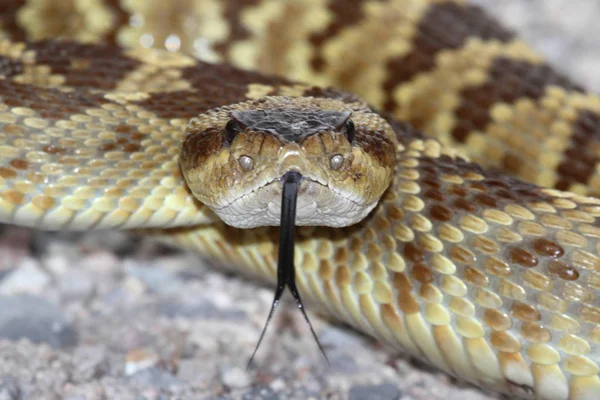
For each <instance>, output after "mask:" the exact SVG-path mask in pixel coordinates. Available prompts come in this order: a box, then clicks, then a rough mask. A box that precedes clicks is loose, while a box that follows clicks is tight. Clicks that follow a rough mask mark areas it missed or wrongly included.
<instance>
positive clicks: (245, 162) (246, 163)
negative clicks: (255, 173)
mask: <svg viewBox="0 0 600 400" xmlns="http://www.w3.org/2000/svg"><path fill="white" fill-rule="evenodd" d="M239 162H240V166H241V167H242V168H243V169H245V170H246V171H250V170H251V169H252V168H254V160H253V159H252V157H248V156H241V157H240V158H239Z"/></svg>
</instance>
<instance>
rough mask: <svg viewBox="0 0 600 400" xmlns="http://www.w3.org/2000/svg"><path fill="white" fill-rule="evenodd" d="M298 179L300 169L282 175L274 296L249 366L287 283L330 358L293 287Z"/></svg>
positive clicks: (294, 279)
mask: <svg viewBox="0 0 600 400" xmlns="http://www.w3.org/2000/svg"><path fill="white" fill-rule="evenodd" d="M300 178H302V175H301V174H300V173H299V172H295V171H291V172H288V173H286V174H285V175H284V176H283V179H282V180H283V190H282V195H281V224H280V227H279V259H278V262H277V287H276V288H275V297H274V298H273V305H272V306H271V311H270V312H269V316H268V317H267V322H266V323H265V327H264V328H263V330H262V333H261V334H260V338H259V339H258V343H257V344H256V348H255V349H254V352H253V353H252V357H250V360H249V361H248V368H249V367H250V365H251V364H252V360H254V356H255V355H256V352H257V351H258V348H259V347H260V343H261V342H262V340H263V337H264V336H265V332H266V331H267V327H268V326H269V322H270V321H271V317H273V313H274V312H275V309H276V308H277V305H278V304H279V300H280V298H281V295H282V294H283V291H284V290H285V287H286V286H287V287H288V288H289V289H290V292H291V293H292V296H293V297H294V299H295V300H296V304H297V305H298V308H299V309H300V311H302V315H304V319H305V320H306V323H307V324H308V327H309V328H310V332H311V333H312V335H313V337H314V338H315V341H316V342H317V345H318V346H319V350H321V353H323V356H324V357H325V359H326V360H327V363H329V359H328V358H327V354H325V350H324V349H323V346H321V343H320V342H319V339H318V338H317V334H316V333H315V331H314V330H313V327H312V325H311V323H310V320H309V319H308V315H306V311H305V310H304V306H303V305H302V299H300V293H299V292H298V288H297V287H296V270H295V266H294V236H295V232H296V199H297V198H298V185H299V184H300Z"/></svg>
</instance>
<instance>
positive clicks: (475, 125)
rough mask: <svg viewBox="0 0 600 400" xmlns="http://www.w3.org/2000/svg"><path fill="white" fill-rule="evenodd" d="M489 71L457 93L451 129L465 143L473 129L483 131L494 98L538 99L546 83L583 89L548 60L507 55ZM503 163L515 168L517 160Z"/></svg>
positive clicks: (457, 138) (495, 99)
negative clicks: (535, 61)
mask: <svg viewBox="0 0 600 400" xmlns="http://www.w3.org/2000/svg"><path fill="white" fill-rule="evenodd" d="M488 75H489V78H488V79H487V81H486V82H485V83H484V84H483V85H480V86H475V87H468V88H466V89H464V90H463V91H462V92H461V93H460V95H459V96H460V99H461V103H460V105H459V107H458V108H457V109H456V111H455V116H456V120H457V123H456V125H455V126H454V128H453V129H452V132H451V133H452V137H453V138H454V139H455V140H456V141H457V142H459V143H464V142H465V141H466V140H467V137H468V136H469V134H470V133H471V132H473V131H485V128H486V126H487V124H488V123H489V122H490V121H491V116H490V108H491V106H492V105H493V104H495V103H497V102H504V103H508V104H511V103H513V102H514V101H515V100H517V99H520V98H523V97H527V98H530V99H533V100H538V99H539V98H540V97H542V96H543V95H544V92H545V90H546V88H547V87H548V86H559V87H562V88H565V89H567V90H577V91H583V89H581V88H580V87H579V86H577V85H576V84H574V83H572V82H571V81H570V80H569V79H568V78H566V77H565V76H564V75H561V74H559V73H557V72H556V71H555V70H554V69H552V68H551V67H550V66H549V65H547V64H532V63H529V62H527V61H522V60H513V59H510V58H507V57H498V58H496V59H495V60H494V61H493V63H492V65H491V67H490V69H489V72H488ZM506 163H508V164H510V165H509V166H510V167H511V169H515V168H517V169H518V166H517V165H516V163H517V160H506ZM513 164H515V165H513Z"/></svg>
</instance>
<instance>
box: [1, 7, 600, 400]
mask: <svg viewBox="0 0 600 400" xmlns="http://www.w3.org/2000/svg"><path fill="white" fill-rule="evenodd" d="M246 3H248V4H246ZM460 3H461V2H454V1H443V0H441V1H425V0H404V1H394V0H389V1H367V0H356V1H352V2H347V1H341V0H314V1H310V2H306V1H299V0H298V1H288V2H280V1H275V0H272V1H268V0H263V1H258V0H257V1H249V2H242V1H233V0H231V1H228V2H222V1H217V0H201V1H198V2H192V1H191V0H179V1H178V2H174V3H167V2H161V3H160V4H151V2H136V1H127V2H125V1H123V2H117V1H107V2H106V3H104V2H103V1H100V0H98V1H95V2H90V3H89V7H90V8H89V9H85V10H82V9H79V8H77V7H71V9H69V7H70V6H69V4H71V3H70V2H65V5H64V7H65V10H67V11H65V12H72V13H73V15H75V16H78V17H79V18H80V20H81V21H87V20H88V19H89V18H97V20H96V21H95V23H94V24H85V23H84V24H77V23H76V22H77V18H65V16H64V13H63V14H62V15H61V16H60V18H59V20H57V19H53V17H52V16H51V15H48V13H46V12H45V11H44V10H47V9H48V7H52V6H51V5H50V4H51V2H45V1H44V0H38V1H33V0H30V1H27V2H25V3H24V4H21V3H19V2H15V3H14V5H13V6H11V7H12V8H11V7H8V8H9V10H8V11H7V14H5V18H4V20H3V24H2V26H3V29H4V30H5V31H6V32H5V33H6V34H7V36H9V37H12V38H13V39H15V40H16V41H15V42H3V43H2V44H1V45H0V61H1V63H0V67H1V69H2V75H3V80H2V81H0V97H1V100H2V103H1V104H0V135H2V141H1V145H0V165H1V166H0V177H2V181H1V182H0V220H1V221H3V222H7V223H15V224H20V225H26V226H34V227H38V228H40V229H90V228H109V227H114V228H120V229H126V228H162V229H164V228H173V229H167V230H160V231H156V230H153V231H152V232H148V233H153V234H156V235H159V236H161V237H162V238H164V239H165V240H169V241H171V242H173V243H177V244H179V245H181V246H184V247H188V248H193V249H197V250H200V251H203V252H205V253H207V254H209V255H212V256H214V257H217V258H220V259H223V260H226V261H228V263H229V264H230V265H236V266H237V268H239V270H240V271H244V272H246V273H250V274H253V275H258V276H260V277H262V278H264V279H266V280H272V279H273V277H274V268H275V257H276V253H275V249H276V243H274V238H276V235H275V233H276V231H275V230H273V229H265V228H260V229H255V230H251V231H245V230H234V229H233V228H229V227H226V226H225V225H224V224H223V223H221V222H219V221H218V219H217V218H216V216H215V215H214V214H212V212H210V211H209V210H208V209H207V208H206V207H205V206H203V205H202V204H200V203H199V202H197V201H195V200H194V199H193V197H192V196H191V194H190V192H189V191H188V189H187V188H186V187H185V184H184V183H183V178H182V176H181V173H180V170H179V167H178V163H177V162H178V151H179V142H180V141H181V139H182V135H183V130H184V128H185V126H186V125H187V123H188V121H189V119H190V118H193V117H195V116H197V115H198V114H201V113H203V112H205V111H207V110H209V109H211V108H214V107H219V106H223V105H227V104H233V103H239V102H243V101H247V100H252V99H256V98H260V97H263V96H266V95H280V96H314V97H317V98H332V99H338V100H339V99H342V101H344V102H351V101H353V100H352V98H353V97H352V96H351V95H347V94H345V93H343V92H340V91H336V90H332V89H318V88H315V87H313V86H312V85H314V84H319V85H325V84H332V85H335V86H339V87H342V88H344V89H347V90H350V91H353V92H357V93H358V94H360V95H361V96H362V97H363V98H364V99H365V100H366V101H367V102H368V103H369V104H371V105H373V106H374V107H376V108H379V109H382V110H385V111H386V112H388V113H391V114H393V115H394V116H395V117H397V118H398V119H401V120H406V121H408V122H410V123H412V124H413V125H415V126H417V127H418V128H421V129H422V130H423V131H425V132H426V133H427V134H430V135H435V136H437V138H438V139H437V140H439V141H437V140H435V139H425V138H424V137H423V136H422V134H421V133H418V132H415V131H414V130H413V129H412V128H410V127H409V126H408V125H405V124H403V123H399V122H397V121H396V120H395V119H392V118H391V117H390V118H388V121H389V122H390V124H391V126H392V127H393V129H394V132H395V134H396V140H397V143H396V144H397V147H398V152H397V159H398V162H397V165H396V171H395V174H394V178H393V182H392V186H391V188H390V190H388V191H387V192H386V193H385V195H384V197H383V199H382V200H381V201H380V204H379V205H378V206H377V207H376V209H375V211H374V212H373V213H372V214H370V215H369V216H368V217H367V218H366V219H365V220H364V221H362V222H361V223H359V224H356V225H354V226H352V227H348V228H341V229H325V228H310V227H307V228H302V229H300V230H299V232H298V236H299V237H298V249H297V251H296V262H297V265H298V271H297V275H298V277H297V280H298V283H299V286H300V290H301V292H302V294H303V296H304V297H305V298H306V299H307V300H310V301H311V302H313V303H314V304H316V305H318V306H319V307H320V308H321V309H322V310H324V311H325V312H327V313H329V314H330V315H332V316H333V317H335V318H338V319H340V320H344V321H347V322H349V323H350V324H352V325H353V326H355V327H356V328H357V329H360V330H362V331H364V332H366V333H368V334H370V335H373V336H375V337H377V338H379V339H381V340H383V341H385V342H388V343H390V344H392V345H393V346H396V347H398V348H402V349H405V350H407V351H409V352H411V353H412V354H414V355H415V356H416V357H419V358H421V359H423V360H425V361H427V362H429V363H431V364H433V365H436V366H438V367H439V368H441V369H443V370H445V371H448V372H449V373H451V374H453V375H456V376H459V377H462V378H464V379H466V380H468V381H470V382H473V383H475V384H477V385H480V386H483V387H486V388H490V389H494V390H497V391H499V392H503V393H508V394H511V395H513V396H522V397H527V398H543V399H596V398H598V397H599V396H600V377H599V363H600V356H599V354H600V352H599V347H600V308H599V307H598V306H599V305H598V300H597V299H598V295H599V294H600V289H599V287H600V275H599V271H600V257H598V254H600V247H599V241H598V240H599V239H598V238H599V237H600V229H599V225H600V221H599V219H598V218H599V216H600V202H599V201H598V200H596V199H595V198H588V197H583V196H581V195H583V194H589V195H597V194H598V193H600V190H599V189H600V177H599V176H598V174H599V173H600V172H598V171H600V170H598V169H597V168H596V163H597V162H598V154H599V152H598V149H599V147H598V146H599V144H598V143H599V142H598V134H597V132H598V129H599V125H600V99H599V98H598V97H597V96H595V95H591V94H586V93H585V92H584V91H583V90H582V89H581V88H579V87H578V86H576V85H574V84H572V83H571V82H570V81H569V80H568V79H566V78H564V77H562V76H560V75H559V74H557V73H556V72H554V71H553V70H552V69H551V68H550V67H548V66H547V65H546V64H544V62H543V60H542V59H541V57H540V56H539V55H538V54H537V53H535V52H533V51H531V50H530V49H528V48H527V47H526V46H525V45H524V44H523V43H521V42H520V41H518V40H517V39H515V38H514V37H513V35H512V34H511V33H510V32H509V31H507V30H506V29H504V28H502V27H500V26H499V25H497V24H496V23H494V22H491V21H490V20H488V19H487V17H485V16H484V15H483V14H481V13H480V12H479V11H476V10H475V9H474V8H472V7H471V6H465V5H461V4H460ZM169 4H175V5H179V6H180V9H178V12H174V14H173V15H174V16H181V15H186V16H187V17H190V16H191V17H192V18H196V19H197V20H198V21H201V22H203V23H199V24H196V25H195V24H192V26H197V28H194V29H196V30H194V31H192V32H188V31H186V32H183V31H182V30H181V29H182V28H180V27H178V26H176V25H173V26H170V25H169V24H170V23H174V24H178V22H177V18H171V19H169V18H164V15H165V11H167V10H164V9H163V8H161V7H174V6H173V5H171V6H170V5H169ZM307 4H308V6H307ZM181 7H183V8H181ZM172 10H175V8H173V9H172ZM134 12H137V13H139V15H142V16H143V17H144V18H143V21H144V24H142V25H140V24H137V25H136V24H133V25H131V26H130V25H120V22H119V21H125V20H127V16H128V15H129V13H132V14H133V13H134ZM11 13H13V14H12V15H13V17H10V15H11ZM93 15H96V17H92V16H93ZM6 16H8V17H6ZM42 16H44V19H41V17H42ZM57 21H58V22H59V23H58V24H55V22H57ZM164 21H167V23H165V22H164ZM240 23H244V24H245V25H246V28H243V27H241V25H240ZM186 26H188V25H186ZM149 32H152V33H153V34H154V36H152V38H153V39H154V40H153V44H155V45H160V44H161V43H162V39H163V38H164V39H165V40H166V41H165V42H164V43H165V44H166V46H167V47H168V48H170V49H171V50H176V47H177V48H179V49H181V50H192V49H193V51H196V52H198V51H199V50H198V49H200V48H201V45H202V44H203V43H205V44H208V45H209V48H210V50H208V51H200V52H199V53H198V55H199V56H201V57H204V58H209V59H212V60H220V61H230V62H232V63H234V64H236V65H238V66H243V67H252V68H260V69H261V70H262V71H267V72H277V73H280V74H283V75H285V76H288V77H290V78H292V79H296V80H301V81H305V82H309V84H296V83H293V82H292V81H288V80H285V79H281V78H274V77H270V76H266V75H260V74H257V73H252V72H243V71H240V70H235V69H233V68H232V67H230V66H227V65H208V64H203V63H199V62H196V61H195V60H194V59H192V58H191V57H187V56H184V55H181V54H167V53H164V52H163V53H152V52H150V51H145V50H139V49H134V50H125V51H122V50H119V49H117V48H115V47H99V46H98V45H97V44H88V45H73V44H69V43H67V42H42V43H38V44H28V45H25V44H21V43H19V42H18V40H20V39H22V38H24V37H27V36H28V35H29V36H30V37H32V38H37V39H39V38H44V37H46V35H51V36H56V35H59V34H64V35H65V36H69V37H72V38H75V39H79V40H83V41H87V42H88V43H91V42H98V41H102V40H104V41H106V42H108V43H110V44H115V43H119V44H121V45H123V46H127V45H132V44H133V43H138V42H139V40H140V39H143V40H147V39H148V36H144V35H145V34H147V33H149ZM172 33H176V34H178V35H179V36H177V38H178V39H179V42H178V41H177V40H174V39H173V38H174V36H171V34H172ZM198 36H204V37H206V38H207V39H206V40H205V41H204V42H202V41H200V42H197V41H195V39H197V38H198ZM143 40H142V43H143V44H144V43H145V44H148V43H146V42H144V41H143ZM178 43H179V45H178ZM194 43H196V44H198V43H199V45H198V46H196V47H194V46H193V44H194ZM456 149H458V151H457V150H456ZM457 154H468V155H469V157H470V158H471V159H472V160H474V161H477V162H479V163H480V164H482V165H484V166H485V167H491V168H494V169H496V170H498V169H500V170H502V171H503V172H504V173H505V174H507V175H513V176H516V177H519V178H521V179H524V180H526V181H528V182H531V183H532V184H528V183H523V182H521V181H517V180H514V179H512V178H509V177H507V176H506V175H501V174H499V173H498V172H490V171H491V170H486V169H484V168H481V167H479V166H477V165H475V164H471V163H468V162H466V161H464V160H463V159H462V158H460V157H458V156H457ZM534 184H537V185H539V186H535V185H534ZM540 186H544V187H547V188H553V189H543V188H541V187H540ZM555 189H560V190H566V191H564V192H561V191H559V190H555ZM203 224H207V225H203Z"/></svg>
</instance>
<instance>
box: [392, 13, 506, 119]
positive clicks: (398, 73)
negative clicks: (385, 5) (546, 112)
mask: <svg viewBox="0 0 600 400" xmlns="http://www.w3.org/2000/svg"><path fill="white" fill-rule="evenodd" d="M513 36H514V35H513V33H512V32H511V31H509V30H507V29H505V28H504V27H502V26H501V25H499V24H498V22H496V21H495V20H493V19H491V18H489V17H488V16H487V15H486V14H485V13H484V12H483V10H481V8H479V7H476V6H472V5H466V6H462V5H458V4H455V3H450V2H448V3H440V4H433V5H431V6H430V8H429V10H428V11H427V13H426V14H425V16H424V17H423V19H422V20H421V21H420V22H419V25H418V27H417V33H416V35H415V37H414V38H413V40H412V48H413V50H412V51H411V52H410V53H408V54H406V55H404V56H402V57H396V58H393V59H391V60H390V61H389V62H388V63H387V71H388V79H387V80H386V81H385V82H384V84H383V90H384V91H385V94H386V101H385V103H384V107H383V108H384V110H387V111H392V110H394V109H395V107H396V102H395V100H394V96H393V93H394V90H395V89H396V87H397V86H398V85H400V84H402V83H405V82H408V81H410V80H411V79H412V78H413V77H414V76H415V75H417V74H419V73H421V72H426V71H429V70H431V69H433V68H434V67H435V63H436V55H437V54H438V53H439V52H440V51H442V50H446V49H458V48H461V47H462V46H463V45H464V44H465V42H466V40H467V39H468V38H472V37H477V38H481V39H483V40H490V39H497V40H500V41H502V42H507V41H509V40H510V39H512V38H513Z"/></svg>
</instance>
